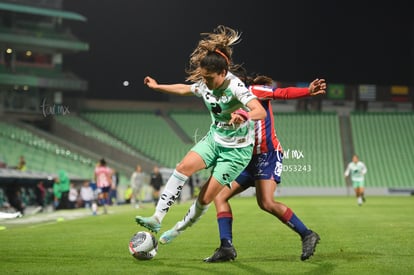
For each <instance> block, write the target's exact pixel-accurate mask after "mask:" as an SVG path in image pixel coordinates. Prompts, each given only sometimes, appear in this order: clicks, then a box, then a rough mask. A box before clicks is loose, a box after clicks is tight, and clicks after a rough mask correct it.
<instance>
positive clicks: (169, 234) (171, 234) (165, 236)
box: [159, 228, 180, 244]
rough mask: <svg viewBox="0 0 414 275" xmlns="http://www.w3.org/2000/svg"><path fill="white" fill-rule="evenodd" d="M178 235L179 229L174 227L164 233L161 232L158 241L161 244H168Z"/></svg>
mask: <svg viewBox="0 0 414 275" xmlns="http://www.w3.org/2000/svg"><path fill="white" fill-rule="evenodd" d="M178 235H180V231H178V230H175V229H174V228H173V229H170V230H167V231H165V232H164V233H162V235H161V237H160V240H159V242H160V243H161V244H168V243H170V242H172V241H173V240H174V239H175V237H177V236H178Z"/></svg>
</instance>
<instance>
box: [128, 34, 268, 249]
mask: <svg viewBox="0 0 414 275" xmlns="http://www.w3.org/2000/svg"><path fill="white" fill-rule="evenodd" d="M201 35H202V36H203V38H202V39H201V40H200V41H199V43H198V46H197V47H196V49H195V50H194V51H193V53H192V54H191V58H190V64H189V65H190V66H189V68H188V69H187V70H186V71H187V73H188V77H187V81H191V82H192V83H193V84H158V82H157V81H156V80H155V79H153V78H151V77H149V76H147V77H145V79H144V84H146V85H147V86H148V87H149V88H151V89H153V90H155V91H159V92H164V93H169V94H176V95H191V94H193V95H196V96H198V97H201V98H202V99H203V100H204V103H205V105H206V107H207V109H208V110H209V112H210V115H211V119H212V123H211V126H210V130H209V132H208V133H207V134H206V136H204V137H203V138H202V139H201V140H200V141H199V142H198V143H197V144H195V145H194V146H193V148H192V149H191V150H190V151H189V152H188V153H187V155H186V156H185V157H184V158H183V159H182V160H181V161H180V162H179V163H178V164H177V166H176V168H175V170H174V172H173V174H172V175H171V177H170V178H169V179H168V181H167V184H166V186H165V188H164V191H163V193H162V194H161V196H160V199H159V201H158V204H157V206H156V209H155V213H154V214H153V215H152V216H150V217H141V216H137V217H136V218H135V219H136V222H137V223H138V224H140V225H142V226H144V227H146V228H147V229H149V230H151V231H153V232H158V231H159V230H160V228H161V222H162V220H163V218H164V217H165V215H166V214H167V212H168V210H169V208H170V207H171V206H172V205H173V204H174V202H175V201H176V199H177V197H178V196H179V195H180V193H181V190H182V188H183V185H184V183H185V182H186V181H187V179H188V178H189V177H190V176H191V175H193V174H194V173H196V172H197V171H200V170H201V169H206V168H212V169H211V176H210V177H209V179H208V180H207V182H206V183H205V184H204V185H203V187H202V188H201V191H200V193H199V195H198V197H197V199H196V200H195V201H194V203H193V204H192V205H191V207H190V208H189V210H188V212H187V214H186V215H185V216H184V218H183V219H182V220H181V221H179V222H178V223H177V224H176V226H175V227H174V229H173V230H168V231H166V232H164V234H163V235H162V236H161V238H160V242H163V241H166V242H168V241H170V240H171V239H173V238H175V237H176V236H178V235H179V234H180V233H181V232H182V231H184V230H185V228H187V227H189V226H191V225H192V224H194V223H195V222H196V221H197V220H198V219H199V218H200V217H201V216H202V215H203V214H204V213H205V212H206V211H207V209H208V206H209V205H210V203H211V202H212V201H213V200H214V198H215V196H216V195H217V194H218V193H219V192H220V191H221V190H222V189H223V188H224V187H225V186H227V187H231V183H232V181H233V180H234V179H235V178H236V177H237V176H238V175H239V174H240V173H241V172H242V171H243V169H244V168H245V167H246V166H247V164H248V163H249V161H250V159H251V156H252V153H253V151H252V150H253V144H254V123H253V121H254V120H260V119H263V118H265V117H266V112H265V110H264V108H263V107H262V105H261V104H260V102H259V101H258V99H257V98H256V96H254V95H253V94H252V93H251V92H250V91H249V90H248V89H247V88H246V86H245V85H244V83H243V82H242V81H241V80H240V79H239V78H238V77H236V76H235V75H234V74H232V73H231V71H233V70H236V69H237V68H239V67H240V66H238V65H235V64H233V63H232V45H234V44H235V43H237V42H238V41H239V38H240V35H239V33H238V32H237V31H235V30H233V29H231V28H229V27H225V26H218V27H217V28H216V29H215V30H214V32H212V33H202V34H201Z"/></svg>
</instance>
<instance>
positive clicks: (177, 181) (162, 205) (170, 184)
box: [154, 169, 188, 222]
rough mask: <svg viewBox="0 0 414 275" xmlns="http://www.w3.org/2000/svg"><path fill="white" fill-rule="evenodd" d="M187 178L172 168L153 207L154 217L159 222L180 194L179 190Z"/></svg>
mask: <svg viewBox="0 0 414 275" xmlns="http://www.w3.org/2000/svg"><path fill="white" fill-rule="evenodd" d="M187 179H188V177H187V176H186V175H183V174H181V173H180V172H177V170H175V169H174V172H173V173H172V175H171V176H170V178H169V179H168V181H167V184H166V185H165V188H164V191H163V192H162V194H161V196H160V198H159V200H158V203H157V206H156V208H155V213H154V217H156V218H157V220H158V221H159V222H162V220H163V219H164V217H165V215H166V214H167V212H168V210H169V209H170V207H171V206H172V205H173V204H174V202H175V201H176V200H177V198H178V197H179V196H180V193H181V190H183V185H184V183H185V182H186V181H187Z"/></svg>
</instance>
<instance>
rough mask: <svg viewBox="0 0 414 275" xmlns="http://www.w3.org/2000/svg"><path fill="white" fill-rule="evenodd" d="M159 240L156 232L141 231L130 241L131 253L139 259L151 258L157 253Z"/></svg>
mask: <svg viewBox="0 0 414 275" xmlns="http://www.w3.org/2000/svg"><path fill="white" fill-rule="evenodd" d="M157 251H158V241H157V238H156V237H155V236H154V234H152V233H150V232H147V231H139V232H137V233H135V234H134V236H132V238H131V240H130V241H129V253H131V255H132V256H133V257H134V258H135V259H138V260H151V259H152V258H154V257H155V255H157Z"/></svg>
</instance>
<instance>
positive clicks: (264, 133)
mask: <svg viewBox="0 0 414 275" xmlns="http://www.w3.org/2000/svg"><path fill="white" fill-rule="evenodd" d="M249 90H250V91H251V92H252V93H253V94H254V95H255V96H257V98H258V99H259V100H260V102H261V104H262V106H263V108H264V109H265V110H266V114H267V116H266V118H265V119H262V120H257V121H255V122H254V123H255V126H254V128H255V129H254V130H255V143H254V150H253V154H254V155H256V154H261V153H266V152H270V151H275V150H278V151H281V152H283V149H282V145H281V144H280V142H279V139H278V138H277V135H276V130H275V125H274V117H273V110H272V104H271V100H274V99H284V100H287V99H298V98H302V97H308V96H309V89H308V88H297V87H287V88H273V87H271V86H264V85H251V86H249Z"/></svg>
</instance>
